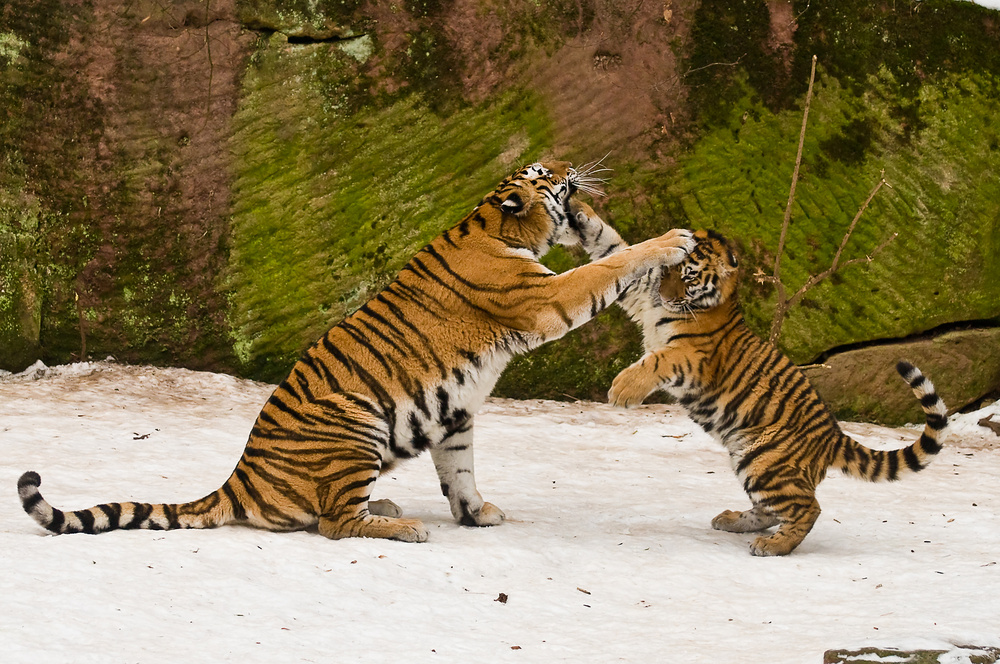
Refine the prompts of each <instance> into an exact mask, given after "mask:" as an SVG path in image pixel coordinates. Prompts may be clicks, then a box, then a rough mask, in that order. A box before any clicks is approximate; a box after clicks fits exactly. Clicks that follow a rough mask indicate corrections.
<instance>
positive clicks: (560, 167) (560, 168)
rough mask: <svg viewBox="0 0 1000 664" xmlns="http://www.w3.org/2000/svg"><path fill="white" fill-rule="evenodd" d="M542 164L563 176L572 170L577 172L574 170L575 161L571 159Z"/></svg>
mask: <svg viewBox="0 0 1000 664" xmlns="http://www.w3.org/2000/svg"><path fill="white" fill-rule="evenodd" d="M542 166H544V167H545V168H547V169H549V170H550V171H552V172H553V173H554V174H555V175H558V176H559V177H561V178H564V177H567V176H568V175H569V174H570V172H573V173H575V172H576V171H574V170H573V163H572V162H569V161H550V162H546V163H543V164H542Z"/></svg>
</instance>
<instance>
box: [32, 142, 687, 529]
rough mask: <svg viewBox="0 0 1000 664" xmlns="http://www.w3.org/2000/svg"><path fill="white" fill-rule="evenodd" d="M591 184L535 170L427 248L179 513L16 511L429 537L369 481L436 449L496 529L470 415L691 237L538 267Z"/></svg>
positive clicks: (84, 524)
mask: <svg viewBox="0 0 1000 664" xmlns="http://www.w3.org/2000/svg"><path fill="white" fill-rule="evenodd" d="M596 182H597V180H596V178H592V177H589V176H588V175H587V173H586V172H585V171H581V172H577V171H576V170H574V169H573V168H571V166H570V164H568V163H566V162H553V163H545V164H540V163H536V164H532V165H530V166H527V167H525V168H522V169H520V170H518V171H517V172H515V173H513V174H512V175H510V176H509V177H507V178H506V179H504V180H503V181H502V182H501V183H500V185H499V186H498V187H497V188H496V190H495V191H493V192H492V193H491V194H489V195H488V196H486V197H485V198H484V199H483V200H482V201H481V202H480V203H479V205H477V206H476V207H475V209H473V210H472V212H471V213H470V214H469V215H468V216H466V217H465V218H464V219H462V220H461V221H460V222H459V223H458V224H457V225H455V226H454V227H452V228H451V229H449V230H447V231H445V232H444V233H443V234H442V235H440V236H439V237H438V238H437V239H435V240H433V241H432V242H431V243H430V244H428V245H427V246H425V247H424V248H423V249H421V250H420V251H419V252H418V253H417V254H416V255H415V256H414V257H413V258H412V259H411V260H410V262H409V263H408V264H407V265H406V266H405V267H404V268H403V269H402V270H401V271H400V272H399V274H398V276H397V277H396V279H395V280H394V281H393V282H392V283H391V284H389V285H388V286H387V287H386V288H385V290H383V291H382V292H381V293H379V294H378V295H376V296H375V297H374V298H373V299H372V300H370V301H369V302H368V303H367V304H365V305H364V306H362V307H361V308H360V309H358V310H357V311H356V312H354V313H353V314H351V315H350V316H348V317H347V318H345V319H344V320H343V321H342V322H341V323H339V324H337V325H336V326H334V327H333V328H332V329H330V330H329V331H328V332H327V333H326V334H324V335H323V337H322V338H320V339H319V341H317V342H316V344H315V345H313V346H312V347H311V348H309V349H308V350H307V351H306V352H305V353H304V354H303V356H302V358H301V359H300V360H299V361H298V362H297V363H296V364H295V365H294V366H293V367H292V370H291V373H290V374H289V376H288V377H287V378H286V379H285V380H284V381H283V382H282V383H281V384H279V385H278V387H277V388H276V389H275V391H274V393H273V394H272V395H271V397H270V398H269V399H268V400H267V402H266V403H265V405H264V406H263V409H262V410H261V412H260V414H259V416H258V417H257V421H256V422H255V423H254V425H253V429H252V431H251V432H250V436H249V440H248V442H247V445H246V448H245V450H244V452H243V456H242V458H240V460H239V463H237V464H236V468H235V470H234V471H233V473H232V475H231V476H230V477H229V479H228V480H226V482H225V483H224V484H223V485H222V487H221V488H220V489H218V490H217V491H215V492H213V493H211V494H209V495H208V496H205V497H204V498H201V499H200V500H195V501H193V502H189V503H181V504H147V503H135V502H125V503H110V504H103V505H97V506H96V507H91V508H89V509H83V510H77V511H72V512H69V511H67V512H64V511H61V510H58V509H55V508H54V507H52V506H51V505H49V503H47V502H46V501H45V500H44V499H43V498H42V496H41V494H40V493H39V490H38V487H39V484H40V482H41V480H40V478H39V476H38V474H37V473H34V472H27V473H24V475H22V476H21V478H20V480H19V481H18V493H19V494H20V498H21V503H22V505H23V507H24V509H25V511H26V512H27V513H28V514H29V515H30V516H31V517H33V518H34V519H35V521H37V522H38V523H39V524H41V525H42V526H43V527H45V528H47V529H48V530H50V531H52V532H54V533H75V532H84V533H100V532H104V531H108V530H114V529H118V528H148V529H157V530H159V529H174V528H211V527H214V526H220V525H223V524H233V523H236V524H247V525H252V526H257V527H260V528H265V529H268V530H281V531H284V530H297V529H301V528H307V527H311V526H318V530H319V532H320V534H322V535H324V536H326V537H329V538H332V539H339V538H343V537H382V538H391V539H397V540H403V541H408V542H422V541H424V540H426V539H427V531H426V529H425V528H424V525H423V524H422V523H421V522H420V521H419V520H416V519H404V518H400V516H401V511H400V509H399V508H398V507H397V506H396V505H395V504H393V503H392V502H391V501H388V500H381V501H371V502H369V499H368V498H369V495H370V494H371V492H372V487H373V483H374V482H375V480H376V478H378V476H379V474H380V473H383V472H385V471H387V470H388V469H389V468H391V467H392V465H393V464H394V463H395V462H396V461H397V460H400V459H408V458H410V457H413V456H416V455H418V454H420V453H421V452H423V451H424V450H430V454H431V459H432V460H433V461H434V465H435V467H436V469H437V473H438V477H439V479H440V482H441V491H442V493H443V494H444V496H445V497H446V498H447V499H448V502H449V505H450V508H451V512H452V514H453V515H454V517H455V519H457V520H458V522H459V523H461V524H463V525H468V526H493V525H497V524H499V523H501V522H502V521H503V519H504V514H503V512H502V511H500V510H499V509H498V508H497V507H495V506H494V505H492V504H490V503H488V502H484V501H483V498H482V496H481V495H480V494H479V491H478V490H477V489H476V482H475V475H474V473H473V450H472V432H473V419H474V416H475V413H476V411H477V410H478V409H479V407H480V405H481V404H482V403H483V401H484V400H485V398H486V397H487V395H489V393H490V391H491V390H492V389H493V386H494V384H495V383H496V380H497V378H498V377H499V376H500V372H501V371H503V369H504V367H505V366H506V365H507V363H508V362H509V361H510V360H511V359H512V358H513V357H514V356H516V355H520V354H522V353H525V352H527V351H529V350H531V349H533V348H535V347H537V346H539V345H541V344H543V343H545V342H546V341H550V340H552V339H557V338H559V337H561V336H563V335H564V334H566V333H567V332H568V331H570V330H572V329H574V328H576V327H577V326H579V325H582V324H583V323H585V322H587V321H589V320H590V319H591V318H593V317H594V316H595V315H597V313H598V312H599V311H601V310H602V309H604V308H605V307H606V306H607V305H609V304H611V303H613V302H614V301H615V299H616V298H617V297H618V296H619V295H620V294H621V292H622V291H623V290H624V289H625V288H626V287H627V286H628V285H630V284H631V283H632V282H634V281H635V280H636V279H637V278H639V277H641V276H643V275H644V274H646V273H647V272H650V271H652V270H654V269H656V270H658V269H660V268H661V267H662V266H668V265H673V264H675V263H677V262H679V261H680V260H681V259H683V258H684V256H685V255H686V254H687V251H688V250H689V249H690V248H691V247H692V246H693V240H692V236H691V233H690V232H689V231H685V230H673V231H671V232H669V233H667V234H666V235H663V236H662V237H659V238H656V239H652V240H649V241H647V242H643V243H642V244H638V245H635V246H634V247H630V248H628V249H626V250H623V251H621V252H618V253H616V254H615V255H613V256H608V257H607V258H605V259H603V260H599V261H595V262H593V263H590V264H588V265H584V266H582V267H579V268H576V269H573V270H569V271H567V272H564V273H562V274H555V273H553V272H551V271H550V270H548V269H547V268H546V267H545V266H543V265H542V264H541V263H540V262H539V258H540V257H541V256H542V255H543V254H545V253H546V252H547V251H548V250H549V248H550V247H552V246H553V245H555V244H577V243H579V242H580V237H579V234H578V229H577V227H576V225H575V224H570V223H569V222H570V218H571V217H572V218H574V219H575V218H576V216H577V215H578V214H582V215H584V216H586V215H587V214H588V210H589V208H587V206H586V205H584V204H581V203H579V202H577V201H576V200H574V199H572V198H571V196H572V194H573V193H574V192H575V191H577V190H578V189H582V190H584V191H590V190H592V187H593V186H594V184H595V183H596Z"/></svg>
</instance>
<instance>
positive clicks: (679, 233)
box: [661, 228, 698, 267]
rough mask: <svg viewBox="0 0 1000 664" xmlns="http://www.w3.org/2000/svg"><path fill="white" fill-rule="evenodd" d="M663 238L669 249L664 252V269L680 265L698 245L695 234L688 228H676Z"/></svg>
mask: <svg viewBox="0 0 1000 664" xmlns="http://www.w3.org/2000/svg"><path fill="white" fill-rule="evenodd" d="M661 237H662V239H663V240H666V241H667V249H666V250H665V251H664V252H663V259H664V260H663V262H662V266H663V267H673V266H674V265H677V264H678V263H680V262H681V261H682V260H684V259H685V258H686V257H687V255H688V254H689V253H691V250H692V249H694V247H695V245H696V244H697V243H698V241H697V240H696V239H695V237H694V233H692V232H691V231H689V230H688V229H686V228H675V229H673V230H671V231H669V232H668V233H666V234H664V235H663V236H661Z"/></svg>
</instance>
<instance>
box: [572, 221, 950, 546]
mask: <svg viewBox="0 0 1000 664" xmlns="http://www.w3.org/2000/svg"><path fill="white" fill-rule="evenodd" d="M577 223H578V224H584V225H586V224H590V227H591V230H590V232H581V237H582V238H583V240H584V244H583V246H584V248H585V249H586V250H587V251H588V252H589V253H590V254H591V256H594V257H598V256H607V255H612V254H614V252H616V251H619V250H621V249H622V248H624V247H625V246H627V245H626V244H625V243H624V242H623V241H622V240H621V238H620V237H619V236H618V234H617V233H615V232H614V231H613V230H612V229H610V227H607V226H603V227H602V226H599V225H596V224H595V223H594V222H592V221H590V218H589V217H585V216H582V215H578V218H577ZM695 239H696V241H697V244H696V245H695V248H694V249H693V250H691V252H690V254H688V256H687V258H685V259H684V260H683V261H682V262H681V263H680V264H679V265H677V266H674V267H672V268H669V269H664V270H662V271H656V272H654V273H651V274H650V275H649V276H647V277H644V278H642V279H641V280H640V281H639V282H637V283H636V284H635V286H633V287H632V288H630V289H628V290H626V292H625V293H623V296H622V299H621V301H620V304H621V306H622V308H623V309H625V311H626V312H627V313H628V314H629V315H630V316H631V317H632V319H633V320H635V321H636V322H637V323H639V324H640V326H641V327H642V330H643V337H644V344H645V348H646V354H645V355H644V356H643V357H642V358H641V359H640V360H639V361H637V362H636V363H634V364H633V365H632V366H630V367H628V368H626V369H625V370H623V371H622V372H621V373H620V374H618V376H617V377H616V378H615V379H614V381H613V382H612V385H611V390H610V392H609V394H608V397H609V400H610V401H611V402H612V403H613V404H615V405H618V406H634V405H638V404H639V403H641V402H642V400H643V399H645V398H646V397H647V396H648V395H649V394H650V393H652V392H653V391H655V390H657V389H662V390H665V391H667V392H668V393H669V394H671V395H672V396H674V397H676V398H677V400H678V401H679V402H680V404H681V405H683V406H684V407H685V409H686V410H687V412H688V414H689V415H690V417H691V419H693V420H694V421H695V422H697V423H698V424H699V425H701V427H702V428H703V429H704V430H705V431H706V432H707V433H709V434H710V435H712V436H713V437H714V438H715V439H716V440H718V441H719V442H721V443H722V445H723V446H725V448H726V449H727V450H728V452H729V455H730V460H731V462H732V465H733V469H734V470H735V471H736V476H737V477H738V478H739V479H740V481H741V482H742V483H743V488H744V490H745V491H746V492H747V494H748V495H749V496H750V500H751V501H752V503H753V508H752V509H750V510H747V511H744V512H733V511H729V510H727V511H725V512H723V513H721V514H719V515H718V516H717V517H715V518H714V519H713V520H712V527H713V528H715V529H717V530H726V531H730V532H757V531H762V530H765V529H767V528H770V527H772V526H778V530H777V531H776V532H775V533H773V534H771V535H769V536H763V535H762V536H760V537H757V538H756V540H755V541H754V542H753V543H752V544H751V545H750V552H751V553H752V554H753V555H755V556H780V555H785V554H787V553H790V552H791V551H792V550H793V549H794V548H795V547H796V546H798V545H799V543H800V542H802V540H803V538H805V536H806V534H807V533H808V532H809V530H810V529H811V528H812V526H813V524H814V523H815V522H816V519H817V518H818V517H819V513H820V507H819V503H817V501H816V495H815V493H816V486H817V485H818V484H819V483H820V482H821V481H822V480H823V478H824V476H825V475H826V470H827V468H829V467H831V466H832V467H835V468H839V469H840V470H842V471H843V472H844V473H846V474H849V475H852V476H854V477H856V478H860V479H866V480H871V481H876V480H895V479H897V478H898V477H899V476H900V475H902V474H905V473H906V472H908V471H912V472H915V471H919V470H921V469H922V468H924V466H925V465H926V464H927V463H928V461H929V459H930V457H931V456H933V455H935V454H937V453H938V451H939V450H940V449H941V439H942V436H943V433H944V429H945V427H946V426H947V424H948V418H947V409H946V408H945V405H944V403H943V402H942V401H941V399H940V398H938V396H937V394H936V393H935V391H934V386H933V385H932V384H931V382H930V381H929V380H927V379H926V378H925V377H924V376H923V375H921V373H920V371H919V370H917V369H916V368H915V367H914V366H912V365H911V364H909V363H907V362H899V364H897V366H896V368H897V370H898V371H899V373H900V375H901V376H902V377H903V379H904V380H905V381H906V382H907V383H908V384H909V385H910V388H911V389H912V390H913V392H914V394H915V395H916V396H917V398H918V399H919V400H920V404H921V406H922V408H923V410H924V413H925V415H926V424H925V426H924V431H923V433H922V434H921V436H920V438H919V440H917V442H915V443H914V444H912V445H910V446H908V447H905V448H903V449H899V450H892V451H879V450H872V449H869V448H867V447H865V446H863V445H861V444H860V443H858V442H856V441H855V440H853V439H852V438H849V437H848V436H846V435H845V434H844V433H843V432H842V431H841V429H840V427H839V425H838V424H837V421H836V420H835V419H834V417H833V415H832V414H831V413H830V411H829V410H828V408H827V406H826V405H825V404H824V403H823V401H822V400H821V399H820V397H819V395H818V394H816V392H815V391H814V390H813V388H812V387H811V386H810V384H809V381H808V380H807V379H806V377H805V375H804V374H803V373H802V371H801V370H799V368H798V367H796V366H795V365H794V364H792V362H791V361H790V360H788V358H786V357H785V356H784V355H782V354H781V353H780V352H779V351H778V350H777V349H776V348H774V347H773V346H772V345H771V344H769V343H767V342H766V341H763V340H761V339H760V338H758V337H757V336H756V335H754V333H753V332H751V331H750V329H749V328H748V327H747V326H746V324H745V323H744V322H743V316H742V314H741V312H740V307H739V303H738V301H737V298H736V287H737V285H738V269H737V268H738V263H737V258H736V255H735V253H734V252H733V250H732V248H731V247H730V246H729V244H728V243H727V242H726V240H725V239H724V238H723V237H722V236H721V235H719V234H717V233H714V232H711V231H708V232H706V231H698V232H696V233H695Z"/></svg>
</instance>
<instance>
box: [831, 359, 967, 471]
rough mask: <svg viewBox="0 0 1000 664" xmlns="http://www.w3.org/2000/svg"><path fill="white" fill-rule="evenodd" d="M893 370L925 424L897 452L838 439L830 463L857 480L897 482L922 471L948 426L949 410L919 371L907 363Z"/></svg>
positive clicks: (850, 440) (937, 447)
mask: <svg viewBox="0 0 1000 664" xmlns="http://www.w3.org/2000/svg"><path fill="white" fill-rule="evenodd" d="M896 371H898V372H899V375H900V376H902V377H903V380H905V381H906V382H907V383H908V384H909V386H910V389H912V390H913V394H915V395H916V397H917V399H919V400H920V407H921V408H923V410H924V415H925V417H926V423H925V424H924V430H923V432H922V433H921V434H920V438H919V439H918V440H917V442H915V443H913V444H912V445H909V446H907V447H904V448H902V449H898V450H888V451H883V450H873V449H870V448H868V447H865V446H864V445H862V444H861V443H859V442H857V441H856V440H854V439H853V438H850V437H849V436H846V435H845V436H841V439H840V440H839V441H838V444H837V450H836V453H835V456H834V459H833V463H832V464H831V465H832V466H833V467H835V468H840V469H841V470H842V471H844V473H846V474H848V475H851V476H853V477H857V478H858V479H864V480H870V481H872V482H876V481H880V480H890V481H891V480H896V479H898V478H899V476H900V474H905V473H906V472H907V471H910V472H917V471H919V470H923V469H924V468H925V467H926V466H927V464H928V463H930V460H931V457H933V456H934V455H935V454H937V453H938V452H940V451H941V441H942V439H943V436H944V433H945V428H946V427H947V426H948V409H947V408H946V407H945V405H944V402H943V401H941V398H940V397H939V396H938V395H937V393H936V392H935V391H934V385H932V384H931V381H929V380H928V379H927V378H926V377H924V375H923V374H922V373H920V370H919V369H917V368H916V367H915V366H913V365H912V364H910V363H909V362H905V361H902V360H901V361H900V362H898V363H897V364H896Z"/></svg>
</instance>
